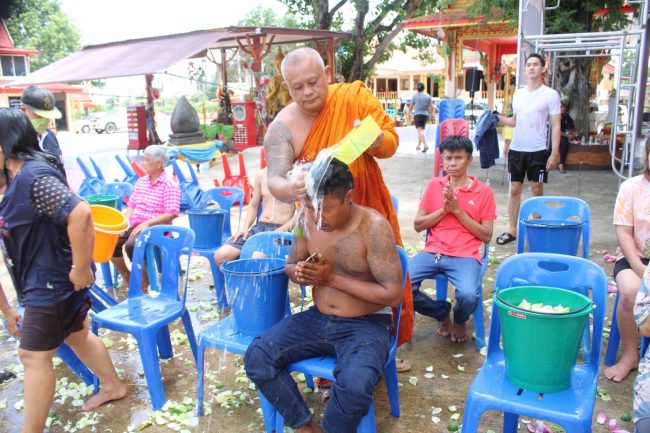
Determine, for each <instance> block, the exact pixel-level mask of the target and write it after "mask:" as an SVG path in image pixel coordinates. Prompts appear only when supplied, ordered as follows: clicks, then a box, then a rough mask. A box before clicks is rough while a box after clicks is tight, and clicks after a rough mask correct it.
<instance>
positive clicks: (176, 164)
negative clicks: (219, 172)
mask: <svg viewBox="0 0 650 433" xmlns="http://www.w3.org/2000/svg"><path fill="white" fill-rule="evenodd" d="M171 163H172V167H173V168H174V174H175V175H176V177H177V178H178V182H179V183H191V184H193V185H197V186H198V185H199V178H198V177H197V175H196V172H195V171H194V168H193V167H192V164H191V163H190V162H189V161H178V160H174V161H172V162H171Z"/></svg>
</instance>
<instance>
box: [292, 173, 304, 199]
mask: <svg viewBox="0 0 650 433" xmlns="http://www.w3.org/2000/svg"><path fill="white" fill-rule="evenodd" d="M306 179H307V170H305V169H302V170H295V169H294V172H293V173H292V174H291V176H289V179H288V180H289V191H290V192H291V194H293V196H294V197H295V199H296V200H305V199H306V198H307V186H306Z"/></svg>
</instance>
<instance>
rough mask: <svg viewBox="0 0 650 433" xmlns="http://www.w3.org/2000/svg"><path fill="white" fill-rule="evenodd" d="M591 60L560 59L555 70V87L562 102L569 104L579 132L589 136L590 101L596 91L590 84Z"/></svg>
mask: <svg viewBox="0 0 650 433" xmlns="http://www.w3.org/2000/svg"><path fill="white" fill-rule="evenodd" d="M592 62H593V60H592V59H591V58H575V59H560V60H559V61H558V62H557V64H556V68H555V82H554V83H553V87H555V89H556V90H557V91H558V93H559V94H560V98H561V99H562V101H566V102H567V103H568V104H569V112H570V114H571V117H573V119H574V120H575V125H576V129H577V130H578V132H580V131H583V133H582V135H585V136H586V135H588V134H589V113H590V103H589V101H590V99H591V97H592V96H593V95H594V92H595V89H594V88H593V86H592V84H591V83H590V82H589V70H590V68H591V64H592Z"/></svg>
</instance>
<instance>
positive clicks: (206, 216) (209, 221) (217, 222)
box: [187, 208, 229, 249]
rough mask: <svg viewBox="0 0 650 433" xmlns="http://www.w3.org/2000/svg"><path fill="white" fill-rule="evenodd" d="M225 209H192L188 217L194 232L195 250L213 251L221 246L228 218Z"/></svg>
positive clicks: (188, 212)
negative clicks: (224, 226)
mask: <svg viewBox="0 0 650 433" xmlns="http://www.w3.org/2000/svg"><path fill="white" fill-rule="evenodd" d="M228 215H229V214H228V211H226V210H224V209H210V208H209V209H190V210H189V211H187V216H188V217H189V220H190V228H191V229H192V230H194V235H195V238H194V248H201V249H213V248H219V247H220V246H221V243H222V241H221V237H222V235H223V224H224V221H225V218H226V217H227V216H228Z"/></svg>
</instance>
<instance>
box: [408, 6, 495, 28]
mask: <svg viewBox="0 0 650 433" xmlns="http://www.w3.org/2000/svg"><path fill="white" fill-rule="evenodd" d="M483 21H485V16H483V15H480V16H478V17H476V18H472V17H470V16H469V15H468V14H467V12H465V11H464V10H463V9H447V10H446V11H444V12H438V13H435V14H431V15H425V16H421V17H417V18H411V19H410V20H407V21H406V24H404V28H405V29H413V28H421V27H453V26H460V25H466V24H478V23H480V22H483Z"/></svg>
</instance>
